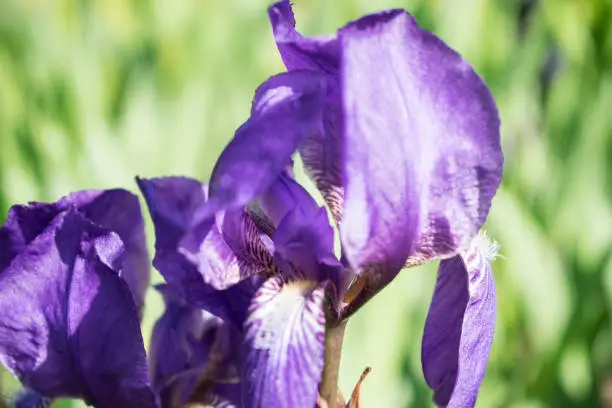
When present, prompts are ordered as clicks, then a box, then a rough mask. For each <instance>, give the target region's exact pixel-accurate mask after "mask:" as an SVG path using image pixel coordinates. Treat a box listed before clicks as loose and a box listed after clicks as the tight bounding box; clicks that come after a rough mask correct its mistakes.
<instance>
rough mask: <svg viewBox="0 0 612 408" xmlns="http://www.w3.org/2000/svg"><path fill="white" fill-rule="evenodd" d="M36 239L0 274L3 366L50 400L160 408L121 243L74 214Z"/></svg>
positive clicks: (58, 219) (66, 213)
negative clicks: (121, 267) (120, 264)
mask: <svg viewBox="0 0 612 408" xmlns="http://www.w3.org/2000/svg"><path fill="white" fill-rule="evenodd" d="M38 226H39V225H37V227H38ZM6 228H9V229H10V228H11V226H9V227H3V228H2V230H3V231H6ZM29 238H31V239H29V242H28V243H27V244H26V245H25V246H24V247H23V248H22V249H21V250H20V251H19V253H18V254H16V255H15V256H14V258H13V260H12V262H11V263H10V265H9V266H8V267H7V268H6V269H4V270H3V271H1V272H0V315H1V316H2V318H1V319H0V361H1V362H2V363H3V364H4V365H5V367H7V368H8V369H9V370H10V371H11V372H12V373H14V374H15V375H16V376H17V377H18V378H19V379H20V380H21V381H22V383H23V384H24V385H26V386H28V387H30V388H32V389H33V390H35V391H37V392H39V393H40V394H42V395H45V396H47V397H51V398H54V397H60V396H70V397H77V398H82V399H84V400H85V401H86V402H87V403H89V404H93V405H95V406H97V407H102V408H104V407H109V408H110V407H126V408H127V407H133V406H139V407H140V406H141V407H155V405H156V404H155V397H154V394H153V392H152V390H151V388H150V385H149V378H148V373H147V371H148V369H147V363H146V357H145V351H144V346H143V341H142V336H141V334H140V324H139V322H138V310H137V308H136V305H135V304H134V300H133V296H132V293H131V291H130V289H129V287H128V286H127V284H126V282H125V281H124V280H123V279H121V278H120V277H119V274H118V271H117V270H115V269H113V268H114V266H113V264H114V263H115V261H116V259H117V258H118V254H119V253H121V252H123V250H124V246H123V243H122V241H121V239H120V238H119V236H118V235H117V234H114V233H112V232H110V231H108V230H106V229H103V228H100V227H98V226H96V225H94V224H92V223H91V222H90V221H89V220H87V219H86V218H85V217H84V216H83V215H82V214H81V213H80V212H79V211H77V210H76V209H74V208H69V209H67V210H65V211H62V212H60V213H59V214H58V215H56V216H55V217H54V218H53V220H51V221H50V223H49V224H48V225H47V226H46V227H45V228H44V229H43V230H42V231H40V232H39V233H38V234H37V235H36V236H35V237H29ZM16 305H18V306H16Z"/></svg>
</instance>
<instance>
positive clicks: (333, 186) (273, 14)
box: [268, 1, 344, 221]
mask: <svg viewBox="0 0 612 408" xmlns="http://www.w3.org/2000/svg"><path fill="white" fill-rule="evenodd" d="M268 14H269V16H270V22H271V23H272V29H273V31H274V38H275V39H276V44H277V46H278V50H279V52H280V54H281V57H282V58H283V61H284V63H285V66H286V67H287V70H289V71H294V70H304V69H305V70H311V71H314V72H317V73H320V74H323V75H325V77H326V78H327V83H328V85H327V92H326V95H325V102H324V110H323V128H322V129H321V131H320V132H314V133H312V134H310V135H309V136H308V138H307V139H306V140H305V141H304V143H303V144H302V146H301V147H300V148H299V153H300V156H301V157H302V161H303V163H304V167H305V169H306V172H307V173H308V175H309V176H310V178H311V179H312V180H313V181H314V182H315V184H316V186H317V188H318V189H319V190H320V191H321V194H322V195H323V198H324V199H325V202H326V203H327V205H328V206H329V208H330V210H331V212H332V215H333V217H334V219H335V220H336V221H339V220H340V219H341V218H342V206H343V197H344V182H343V180H344V179H343V175H342V172H343V169H342V163H343V157H344V147H343V139H342V127H343V120H342V103H341V92H340V82H341V81H340V48H339V42H338V40H337V38H336V37H335V36H327V37H312V38H308V37H303V36H302V35H301V34H299V33H298V32H297V31H296V30H295V18H294V16H293V11H292V10H291V5H290V3H289V1H282V2H279V3H276V4H274V5H273V6H271V7H270V9H269V10H268Z"/></svg>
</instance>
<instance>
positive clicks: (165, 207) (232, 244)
mask: <svg viewBox="0 0 612 408" xmlns="http://www.w3.org/2000/svg"><path fill="white" fill-rule="evenodd" d="M137 182H138V185H139V187H140V189H141V191H142V193H143V195H144V196H145V200H146V202H147V205H148V206H149V212H150V213H151V218H152V219H153V224H154V226H155V236H156V242H155V249H156V252H155V257H154V259H153V265H154V266H155V267H156V268H157V269H158V270H159V271H160V272H161V274H162V275H163V276H164V278H165V279H166V281H167V282H168V283H169V284H171V285H173V286H175V287H176V286H177V285H179V286H188V285H191V286H192V287H191V288H190V289H189V290H196V289H197V288H198V287H199V288H205V287H211V288H213V289H218V290H223V289H227V288H228V287H230V286H232V285H234V284H236V283H238V282H240V281H242V280H244V279H246V278H248V277H250V276H252V275H254V274H257V273H262V272H269V273H272V272H273V270H274V267H273V257H272V254H271V252H270V250H269V249H268V247H267V245H266V243H267V242H269V243H271V239H270V238H269V237H267V236H265V234H262V233H260V231H259V229H258V227H257V225H256V224H255V222H254V221H253V219H252V218H251V217H250V214H249V212H248V211H246V210H244V209H242V208H239V209H234V210H228V211H221V212H218V213H217V214H215V215H214V218H213V220H211V221H212V222H211V223H210V224H209V225H208V227H207V231H206V233H205V234H204V235H203V236H202V237H201V238H202V239H201V241H200V243H199V245H198V248H197V250H196V252H193V253H192V252H185V251H183V250H181V248H180V244H179V242H180V239H181V238H182V237H183V235H184V234H185V232H186V231H187V230H188V229H189V228H190V226H191V224H192V222H193V219H194V214H195V213H196V212H197V211H198V210H201V209H202V208H204V206H205V204H206V202H207V201H206V186H205V185H204V184H201V183H200V182H198V181H196V180H193V179H189V178H185V177H167V178H158V179H137ZM193 285H196V286H195V287H193ZM185 289H187V288H185ZM206 291H208V290H206ZM184 295H185V296H187V295H186V294H184ZM187 297H188V298H190V297H189V296H187Z"/></svg>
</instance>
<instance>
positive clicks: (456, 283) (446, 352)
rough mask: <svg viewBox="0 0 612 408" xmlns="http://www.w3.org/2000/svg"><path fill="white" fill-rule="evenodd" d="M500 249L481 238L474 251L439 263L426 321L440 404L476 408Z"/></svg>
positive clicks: (427, 353) (425, 350) (429, 370)
mask: <svg viewBox="0 0 612 408" xmlns="http://www.w3.org/2000/svg"><path fill="white" fill-rule="evenodd" d="M495 252H496V248H495V247H494V246H491V244H490V243H488V242H487V240H486V237H485V236H484V235H482V236H481V235H478V236H477V237H476V238H475V239H474V241H473V243H472V246H471V247H470V249H469V250H468V251H467V252H465V253H462V254H461V255H457V256H455V257H454V258H451V259H448V260H444V261H442V262H441V263H440V268H439V270H438V280H437V282H436V288H435V291H434V295H433V299H432V302H431V307H430V308H429V314H428V316H427V322H426V323H425V332H424V336H423V344H422V363H423V373H424V374H425V379H426V380H427V384H429V386H430V387H431V388H432V389H433V391H434V401H435V403H436V404H437V405H438V406H441V407H449V408H453V407H454V408H467V407H473V406H474V404H475V403H476V397H477V395H478V389H479V388H480V383H481V382H482V379H483V377H484V375H485V370H486V368H487V362H488V360H489V351H490V350H491V343H492V342H493V332H494V330H495V308H496V295H495V282H494V280H493V274H492V273H491V266H490V264H489V262H490V260H491V259H492V257H494V256H495V254H494V253H495Z"/></svg>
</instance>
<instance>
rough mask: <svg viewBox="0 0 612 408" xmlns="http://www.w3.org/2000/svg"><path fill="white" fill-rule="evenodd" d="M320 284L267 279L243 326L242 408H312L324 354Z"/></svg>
mask: <svg viewBox="0 0 612 408" xmlns="http://www.w3.org/2000/svg"><path fill="white" fill-rule="evenodd" d="M325 286H326V285H325V283H322V284H318V285H317V284H316V283H313V282H308V281H294V282H290V283H283V281H282V280H281V279H280V278H279V277H275V278H270V279H269V280H268V281H266V282H265V283H264V284H263V286H262V287H261V288H260V289H259V291H258V292H257V294H256V295H255V297H254V299H253V302H252V303H251V305H250V307H249V316H248V318H247V321H246V324H245V348H246V353H245V367H244V373H245V377H244V381H245V382H246V384H245V387H244V388H243V402H244V404H245V407H246V408H263V407H278V408H285V407H286V408H290V407H314V406H315V403H316V401H317V396H318V390H317V387H318V385H319V382H320V380H321V375H322V370H323V362H324V354H325V314H324V311H323V297H324V292H325Z"/></svg>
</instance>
